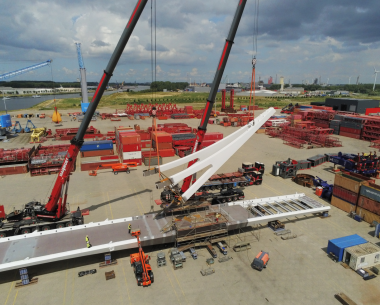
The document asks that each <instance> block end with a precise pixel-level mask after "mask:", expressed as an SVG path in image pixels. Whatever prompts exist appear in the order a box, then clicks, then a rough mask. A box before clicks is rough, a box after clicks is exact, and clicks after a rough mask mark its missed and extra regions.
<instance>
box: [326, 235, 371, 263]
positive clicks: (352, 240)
mask: <svg viewBox="0 0 380 305" xmlns="http://www.w3.org/2000/svg"><path fill="white" fill-rule="evenodd" d="M364 243H367V241H366V240H365V239H364V238H363V237H360V236H359V235H357V234H354V235H350V236H345V237H340V238H336V239H330V240H329V242H328V245H327V254H329V255H331V256H333V257H335V258H336V260H337V261H338V262H341V261H342V259H343V254H344V250H345V249H346V248H349V247H353V246H357V245H361V244H364Z"/></svg>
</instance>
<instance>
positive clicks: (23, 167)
mask: <svg viewBox="0 0 380 305" xmlns="http://www.w3.org/2000/svg"><path fill="white" fill-rule="evenodd" d="M27 172H28V164H17V165H13V164H12V165H4V166H0V175H1V176H7V175H16V174H25V173H27Z"/></svg>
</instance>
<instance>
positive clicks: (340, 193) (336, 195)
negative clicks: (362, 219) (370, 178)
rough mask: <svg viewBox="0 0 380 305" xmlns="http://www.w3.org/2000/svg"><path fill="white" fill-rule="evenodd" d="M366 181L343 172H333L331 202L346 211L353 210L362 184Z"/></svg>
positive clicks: (365, 183)
mask: <svg viewBox="0 0 380 305" xmlns="http://www.w3.org/2000/svg"><path fill="white" fill-rule="evenodd" d="M367 184H368V182H367V181H365V180H362V179H360V178H357V177H353V176H350V175H347V174H343V173H337V174H335V180H334V188H333V196H332V198H331V204H332V205H333V206H335V207H337V208H338V209H341V210H343V211H345V212H347V213H350V212H355V211H356V205H357V202H358V197H359V192H360V188H361V186H362V185H367Z"/></svg>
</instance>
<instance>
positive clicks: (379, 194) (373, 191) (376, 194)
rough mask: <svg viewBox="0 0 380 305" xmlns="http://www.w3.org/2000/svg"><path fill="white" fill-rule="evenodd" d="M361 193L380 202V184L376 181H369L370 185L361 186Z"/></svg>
mask: <svg viewBox="0 0 380 305" xmlns="http://www.w3.org/2000/svg"><path fill="white" fill-rule="evenodd" d="M360 195H362V196H365V197H367V198H370V199H372V200H375V201H377V202H380V186H378V185H376V184H374V183H369V185H368V186H367V185H363V186H362V187H361V188H360Z"/></svg>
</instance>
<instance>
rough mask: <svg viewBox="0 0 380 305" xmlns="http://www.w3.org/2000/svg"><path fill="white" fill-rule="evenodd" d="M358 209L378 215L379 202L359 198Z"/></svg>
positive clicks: (379, 212)
mask: <svg viewBox="0 0 380 305" xmlns="http://www.w3.org/2000/svg"><path fill="white" fill-rule="evenodd" d="M358 207H360V208H363V209H366V210H368V211H370V212H372V213H374V214H376V215H380V202H377V201H375V200H372V199H370V198H367V197H364V196H359V199H358Z"/></svg>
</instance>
